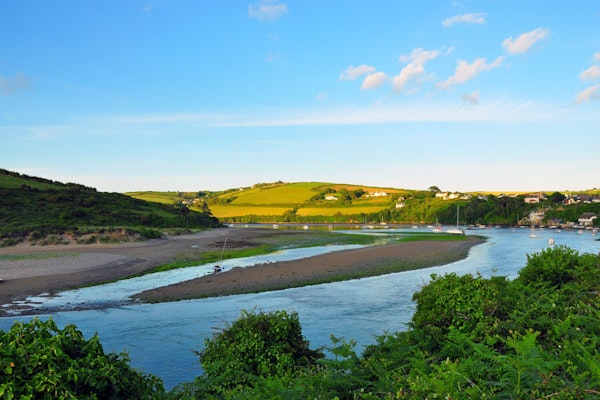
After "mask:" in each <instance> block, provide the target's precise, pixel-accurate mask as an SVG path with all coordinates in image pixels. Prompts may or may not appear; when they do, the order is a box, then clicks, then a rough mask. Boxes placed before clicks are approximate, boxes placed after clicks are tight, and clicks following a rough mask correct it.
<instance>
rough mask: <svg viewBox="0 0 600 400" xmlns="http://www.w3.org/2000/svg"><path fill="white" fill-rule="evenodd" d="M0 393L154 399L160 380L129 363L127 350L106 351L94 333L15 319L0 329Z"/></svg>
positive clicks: (12, 396)
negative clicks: (6, 330) (119, 352)
mask: <svg viewBox="0 0 600 400" xmlns="http://www.w3.org/2000/svg"><path fill="white" fill-rule="evenodd" d="M0 343H1V344H2V345H1V346H0V371H1V372H0V398H2V399H6V400H11V399H140V400H147V399H158V398H161V396H162V395H163V393H164V389H163V386H162V382H161V381H160V380H159V379H158V378H156V377H154V376H152V375H147V374H144V373H142V372H140V371H138V370H135V369H133V368H131V367H130V366H129V359H128V357H127V355H126V354H124V353H122V354H114V353H110V354H105V353H104V350H103V349H102V345H101V344H100V341H99V339H98V336H93V337H92V338H91V339H89V340H86V339H85V338H84V337H83V335H82V333H81V332H80V331H78V330H77V329H76V327H75V326H74V325H67V326H66V327H65V328H64V329H59V328H58V327H57V326H56V324H55V323H54V321H52V320H48V321H45V322H43V321H40V320H38V319H34V320H32V321H30V322H28V323H22V322H17V323H15V324H14V325H13V326H12V328H11V329H10V330H9V331H8V332H3V331H0Z"/></svg>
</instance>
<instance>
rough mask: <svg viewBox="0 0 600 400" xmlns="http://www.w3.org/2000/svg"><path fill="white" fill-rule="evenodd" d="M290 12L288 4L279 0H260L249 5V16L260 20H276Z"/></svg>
mask: <svg viewBox="0 0 600 400" xmlns="http://www.w3.org/2000/svg"><path fill="white" fill-rule="evenodd" d="M287 13H288V7H287V4H284V3H280V2H279V0H260V1H259V2H258V3H255V4H250V5H249V6H248V16H250V17H251V18H256V19H257V20H259V21H275V20H277V19H279V18H281V17H283V16H284V15H285V14H287Z"/></svg>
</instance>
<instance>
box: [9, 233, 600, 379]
mask: <svg viewBox="0 0 600 400" xmlns="http://www.w3.org/2000/svg"><path fill="white" fill-rule="evenodd" d="M472 233H475V234H481V235H485V236H487V237H488V241H487V242H486V243H484V244H481V245H478V246H475V247H474V248H472V249H471V252H470V255H469V257H468V258H467V259H465V260H462V261H458V262H455V263H452V264H449V265H445V266H439V267H434V268H428V269H424V270H418V271H408V272H400V273H395V274H390V275H386V276H379V277H371V278H364V279H360V280H353V281H346V282H336V283H329V284H322V285H315V286H309V287H304V288H294V289H287V290H281V291H276V292H267V293H259V294H248V295H236V296H227V297H219V298H212V299H201V300H189V301H181V302H173V303H165V304H156V305H128V306H124V307H121V308H111V309H107V310H104V311H80V312H60V313H56V314H53V316H52V318H54V320H55V321H56V322H57V323H58V324H59V325H61V326H62V325H64V324H67V323H73V324H75V325H77V327H78V328H79V329H80V330H81V331H82V332H83V333H84V334H85V335H86V337H89V336H91V335H93V334H94V333H95V332H98V335H99V337H100V340H101V342H102V344H103V346H104V349H105V351H123V350H126V351H127V352H128V353H129V355H130V357H131V361H132V365H133V366H134V367H137V368H141V369H143V370H145V371H146V372H150V373H153V374H155V375H157V376H159V377H160V378H162V379H163V380H164V382H165V385H166V387H167V388H171V387H173V386H174V385H176V384H178V383H180V382H189V381H192V380H193V379H194V377H195V376H197V375H199V374H201V369H200V366H199V364H198V362H197V359H196V356H194V354H193V353H192V350H198V349H200V348H201V346H202V341H203V339H204V338H206V337H208V336H210V334H211V332H212V329H213V327H223V325H224V323H225V322H230V321H233V320H234V319H236V318H237V317H238V316H239V313H240V310H242V309H252V308H253V307H257V308H259V309H261V310H264V311H269V310H275V309H286V310H290V311H296V312H298V314H299V316H300V322H301V324H302V328H303V333H304V335H305V336H306V337H307V339H308V340H309V341H310V342H311V346H312V347H317V346H322V345H329V344H331V342H330V340H329V337H330V335H331V334H334V335H335V336H343V337H345V338H346V339H355V340H356V341H357V343H358V348H357V350H359V351H360V350H361V349H362V347H363V346H364V345H367V344H371V343H374V336H376V335H380V334H383V333H384V332H385V331H390V332H394V331H398V330H403V329H404V327H405V325H404V324H405V323H406V322H408V321H409V320H410V318H411V316H412V313H413V308H412V307H413V303H412V301H411V297H412V294H413V293H414V292H415V291H416V290H419V288H420V287H421V286H422V285H423V284H424V283H425V282H427V280H428V279H429V276H430V274H432V273H436V274H443V273H445V272H457V273H460V274H463V273H478V272H479V273H481V274H482V275H483V276H486V277H487V276H491V275H503V276H509V277H515V276H516V275H517V273H518V270H519V269H520V268H521V267H523V266H524V265H525V262H526V261H527V254H531V253H534V252H539V251H541V250H542V249H544V248H546V247H547V246H548V244H547V240H548V239H549V238H550V237H552V238H554V239H555V243H556V245H561V244H564V245H567V246H570V247H572V248H573V249H575V250H578V251H580V252H589V253H594V254H597V253H598V251H599V250H600V242H598V241H596V240H595V239H596V237H594V236H591V234H589V233H588V232H586V233H585V234H583V235H580V234H577V233H576V232H565V231H563V232H562V233H555V232H552V231H550V230H546V231H542V232H537V236H538V238H536V239H532V238H529V237H528V235H529V233H530V232H529V231H528V230H526V229H517V230H516V231H515V232H513V231H511V230H510V229H489V230H484V231H469V233H468V234H472ZM29 318H30V317H28V318H20V319H29ZM15 319H16V318H2V319H0V329H8V328H9V327H10V326H11V325H12V322H13V320H15Z"/></svg>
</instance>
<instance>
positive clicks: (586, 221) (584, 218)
mask: <svg viewBox="0 0 600 400" xmlns="http://www.w3.org/2000/svg"><path fill="white" fill-rule="evenodd" d="M596 218H598V217H597V216H596V214H594V213H583V214H581V217H579V219H578V221H579V223H580V224H581V225H583V226H592V225H594V220H595V219H596Z"/></svg>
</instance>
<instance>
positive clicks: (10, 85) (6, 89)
mask: <svg viewBox="0 0 600 400" xmlns="http://www.w3.org/2000/svg"><path fill="white" fill-rule="evenodd" d="M26 89H29V79H28V78H27V77H26V76H25V75H23V74H16V75H15V76H14V77H13V78H4V77H2V76H0V93H2V94H4V95H9V94H14V93H16V92H18V91H20V90H26Z"/></svg>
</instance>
